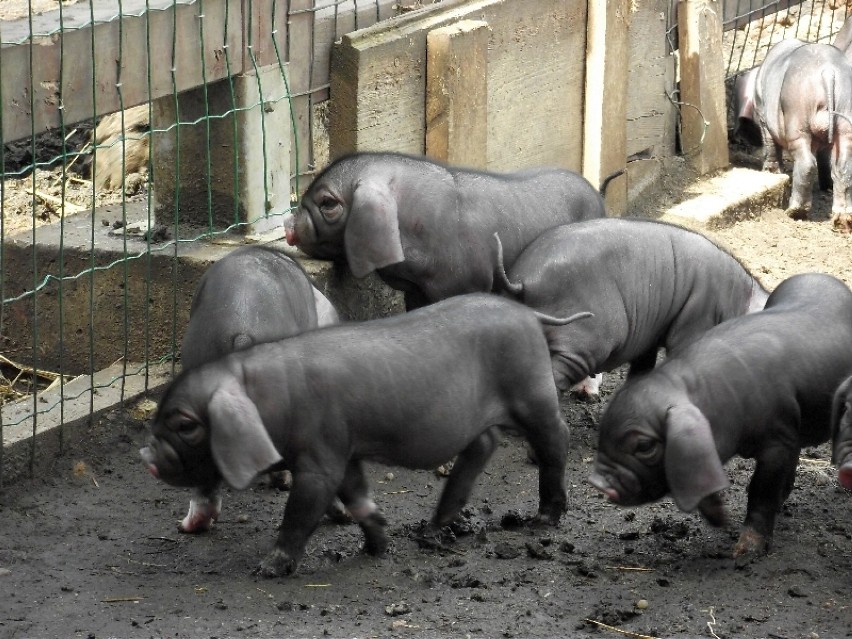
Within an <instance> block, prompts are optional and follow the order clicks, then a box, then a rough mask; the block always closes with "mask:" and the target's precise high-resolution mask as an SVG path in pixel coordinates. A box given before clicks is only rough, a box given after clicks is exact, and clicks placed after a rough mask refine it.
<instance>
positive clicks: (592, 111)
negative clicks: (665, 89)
mask: <svg viewBox="0 0 852 639" xmlns="http://www.w3.org/2000/svg"><path fill="white" fill-rule="evenodd" d="M629 18H630V0H610V1H608V2H590V3H589V17H588V23H587V29H586V33H587V40H586V42H587V44H586V93H585V97H586V104H585V117H584V123H585V134H584V136H583V139H584V142H585V143H584V145H583V174H584V175H585V176H586V178H587V179H588V180H589V181H590V182H591V183H592V184H594V185H595V186H597V187H600V186H601V184H602V182H603V181H604V180H605V179H606V178H607V176H610V175H612V174H614V173H616V172H618V171H620V170H623V169H624V168H625V166H626V163H627V100H626V99H625V98H624V96H625V92H626V91H625V89H626V87H627V79H628V66H629V65H628V61H629V55H628V54H629V49H630V46H629V39H628V35H629V26H630V25H629ZM606 202H607V207H608V208H609V210H610V211H611V212H613V213H615V214H616V215H621V214H623V213H624V212H625V210H626V208H627V176H626V175H624V174H622V175H621V176H619V177H616V178H615V179H613V180H612V181H610V182H609V184H608V185H607V187H606Z"/></svg>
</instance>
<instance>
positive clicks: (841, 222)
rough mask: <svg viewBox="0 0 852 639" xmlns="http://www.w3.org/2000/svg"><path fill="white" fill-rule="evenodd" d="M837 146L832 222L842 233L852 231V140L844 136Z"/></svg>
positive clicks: (832, 168)
mask: <svg viewBox="0 0 852 639" xmlns="http://www.w3.org/2000/svg"><path fill="white" fill-rule="evenodd" d="M837 146H838V148H837V161H836V162H834V164H833V165H832V167H831V177H832V180H833V182H834V197H833V202H832V205H831V224H832V227H833V228H835V229H837V230H839V231H840V232H841V233H852V140H850V139H847V138H846V137H844V138H842V139H841V140H840V141H839V142H838V145H837Z"/></svg>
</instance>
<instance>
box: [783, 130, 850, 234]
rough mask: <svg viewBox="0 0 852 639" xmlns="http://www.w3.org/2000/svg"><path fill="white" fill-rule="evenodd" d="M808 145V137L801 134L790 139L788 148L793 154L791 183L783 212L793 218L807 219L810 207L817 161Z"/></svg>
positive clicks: (809, 144)
mask: <svg viewBox="0 0 852 639" xmlns="http://www.w3.org/2000/svg"><path fill="white" fill-rule="evenodd" d="M810 146H811V140H810V138H809V137H804V136H802V137H799V138H797V139H796V140H792V141H790V146H789V149H790V154H791V155H792V156H793V185H792V188H791V194H790V204H789V205H788V206H787V210H786V211H784V212H785V213H786V214H787V215H788V216H789V217H791V218H793V219H794V220H804V219H807V217H808V211H810V209H811V198H812V197H813V187H814V177H815V176H816V173H817V162H816V158H815V157H814V155H813V153H811V149H810ZM836 188H837V187H835V189H836ZM835 192H836V190H835Z"/></svg>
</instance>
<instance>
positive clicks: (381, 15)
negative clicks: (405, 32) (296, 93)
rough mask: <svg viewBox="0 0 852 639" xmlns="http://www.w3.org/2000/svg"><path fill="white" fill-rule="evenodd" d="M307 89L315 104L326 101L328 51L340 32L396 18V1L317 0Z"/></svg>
mask: <svg viewBox="0 0 852 639" xmlns="http://www.w3.org/2000/svg"><path fill="white" fill-rule="evenodd" d="M316 4H317V7H316V11H315V13H316V16H315V18H314V52H313V53H314V59H313V69H312V73H311V89H312V91H313V97H314V100H315V101H316V102H322V101H323V100H327V99H328V94H329V91H328V83H329V69H330V67H331V48H332V45H333V44H334V42H336V41H337V40H339V39H340V37H341V36H342V35H343V34H344V33H349V32H350V31H356V30H357V29H363V28H365V27H369V26H372V25H373V24H375V23H376V22H378V21H380V20H386V19H388V18H391V17H393V16H395V15H397V10H396V7H397V5H398V4H399V0H370V2H364V0H359V1H358V2H357V3H356V2H354V0H348V1H343V2H341V0H317V2H316Z"/></svg>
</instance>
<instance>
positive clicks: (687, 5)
mask: <svg viewBox="0 0 852 639" xmlns="http://www.w3.org/2000/svg"><path fill="white" fill-rule="evenodd" d="M678 23H679V29H680V43H679V50H680V96H681V102H682V104H681V107H680V113H681V122H682V123H683V126H682V136H681V147H682V149H683V152H684V155H686V157H687V159H688V160H689V161H690V162H691V164H692V165H693V166H694V167H695V169H696V170H697V171H698V172H699V173H701V174H704V173H710V172H713V171H716V170H718V169H721V168H724V167H726V166H728V164H729V160H728V128H727V119H726V111H725V108H726V107H725V67H724V60H723V55H722V6H721V3H720V2H719V0H681V2H680V3H679V9H678Z"/></svg>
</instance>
